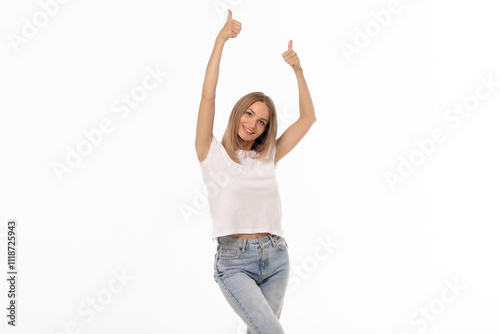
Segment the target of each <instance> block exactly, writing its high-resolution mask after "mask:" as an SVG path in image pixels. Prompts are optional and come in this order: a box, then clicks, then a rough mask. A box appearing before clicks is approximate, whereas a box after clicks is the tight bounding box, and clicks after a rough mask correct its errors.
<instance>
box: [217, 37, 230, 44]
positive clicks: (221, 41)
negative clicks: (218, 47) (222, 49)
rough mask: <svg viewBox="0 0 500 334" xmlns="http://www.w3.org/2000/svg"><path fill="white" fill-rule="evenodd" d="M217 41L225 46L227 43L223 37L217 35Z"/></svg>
mask: <svg viewBox="0 0 500 334" xmlns="http://www.w3.org/2000/svg"><path fill="white" fill-rule="evenodd" d="M215 41H216V42H219V43H222V44H224V43H226V41H227V39H225V38H224V37H222V36H221V35H217V38H216V39H215Z"/></svg>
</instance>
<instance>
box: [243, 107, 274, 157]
mask: <svg viewBox="0 0 500 334" xmlns="http://www.w3.org/2000/svg"><path fill="white" fill-rule="evenodd" d="M268 123H269V108H268V107H267V105H266V104H265V103H264V102H260V101H257V102H255V103H253V104H252V105H251V106H250V107H248V109H247V110H245V112H244V113H243V115H241V118H240V123H239V124H238V135H239V136H240V138H241V139H243V140H245V141H249V142H250V143H249V148H248V149H250V147H252V144H253V142H254V141H255V139H257V138H258V137H259V136H260V135H261V134H262V133H263V132H264V130H265V129H266V127H267V124H268ZM247 130H248V131H250V132H248V131H247Z"/></svg>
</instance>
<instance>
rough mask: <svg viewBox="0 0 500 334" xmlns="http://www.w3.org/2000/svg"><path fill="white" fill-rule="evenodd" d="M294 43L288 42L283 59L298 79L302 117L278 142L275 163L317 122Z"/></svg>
mask: <svg viewBox="0 0 500 334" xmlns="http://www.w3.org/2000/svg"><path fill="white" fill-rule="evenodd" d="M292 45H293V44H292V41H289V42H288V50H287V51H285V52H283V54H282V56H283V59H284V60H285V61H286V62H287V63H288V64H289V65H290V66H291V67H292V69H293V71H294V73H295V76H296V78H297V84H298V86H299V111H300V116H299V119H298V120H297V121H295V123H293V124H292V125H290V126H289V127H288V129H286V131H285V132H283V134H282V135H281V136H280V137H279V138H278V140H276V154H275V157H274V163H277V162H278V161H279V160H280V159H281V158H283V157H284V156H285V155H287V154H288V152H290V151H291V150H292V149H293V148H294V147H295V146H296V145H297V144H298V143H299V141H301V140H302V138H304V136H305V135H306V133H307V132H308V131H309V129H310V128H311V126H312V125H313V124H314V122H316V114H315V113H314V106H313V102H312V99H311V94H310V93H309V88H308V87H307V83H306V79H305V77H304V71H303V70H302V66H301V65H300V60H299V57H298V56H297V53H296V52H295V51H293V49H292Z"/></svg>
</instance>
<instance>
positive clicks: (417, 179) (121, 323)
mask: <svg viewBox="0 0 500 334" xmlns="http://www.w3.org/2000/svg"><path fill="white" fill-rule="evenodd" d="M46 2H47V0H46V1H42V2H41V3H46ZM228 3H229V4H231V8H232V10H233V18H234V19H236V20H238V21H239V22H241V23H242V25H243V30H242V32H241V33H240V35H239V36H238V37H237V38H236V39H231V40H229V41H228V42H227V43H226V45H225V47H224V51H223V56H222V63H221V69H220V77H219V84H218V87H217V101H216V117H215V128H214V134H215V135H216V136H218V138H222V135H223V133H224V130H225V128H226V126H227V120H228V116H229V114H230V111H231V109H232V107H233V105H234V104H235V103H236V101H237V100H238V99H239V98H240V97H241V96H243V95H244V94H246V93H248V92H251V91H263V92H265V93H266V94H267V95H269V96H271V97H272V98H273V100H274V102H275V104H276V107H277V112H278V115H279V117H280V124H279V133H278V136H279V135H281V133H282V132H283V131H284V130H285V129H286V128H287V127H288V126H289V125H290V124H292V123H293V122H294V121H295V120H296V119H297V118H298V116H299V108H298V90H297V81H296V79H295V76H294V73H293V71H292V69H291V68H290V66H289V65H288V64H286V62H284V61H283V59H282V56H281V54H282V53H283V52H284V51H286V49H287V45H288V40H290V39H292V40H293V48H294V50H295V51H296V52H297V54H298V55H299V58H300V60H301V64H302V67H303V69H304V75H305V78H306V80H307V83H308V86H309V89H310V92H311V96H312V99H313V102H314V107H315V112H316V116H317V122H316V123H315V124H314V125H313V127H312V128H311V130H310V131H309V132H308V134H307V135H306V136H305V137H304V139H303V140H302V141H301V142H300V143H299V144H298V145H297V146H296V147H295V148H294V149H293V150H292V151H291V152H290V153H289V154H288V155H287V156H285V157H284V158H283V159H282V160H281V161H280V162H279V164H278V168H277V169H276V173H277V178H278V183H279V187H280V193H281V199H282V210H283V229H284V232H285V234H286V239H287V242H288V245H289V254H290V260H291V265H292V280H293V282H294V286H293V287H292V286H289V290H288V292H287V296H286V300H285V305H284V308H283V311H282V316H281V319H280V321H281V323H282V325H283V327H284V329H285V331H286V333H290V334H293V333H343V334H351V333H352V334H378V333H380V334H382V333H383V334H388V333H389V334H400V333H403V332H406V333H411V334H414V333H422V332H426V333H464V334H465V333H475V332H485V333H486V332H488V333H494V332H498V331H499V330H500V324H499V323H498V321H497V319H498V313H499V311H500V288H499V283H498V282H500V271H499V270H498V254H500V253H499V250H500V243H499V242H498V238H497V236H498V233H497V232H498V228H497V226H498V223H499V218H500V214H499V213H498V202H499V199H500V193H499V191H498V189H499V186H500V178H499V176H498V170H499V167H500V162H499V159H498V143H499V139H500V134H499V133H500V132H499V131H498V124H499V121H500V116H499V113H498V111H499V106H500V96H499V95H500V87H498V86H497V87H495V88H494V91H493V92H491V93H490V94H489V97H488V98H486V99H484V100H482V101H479V106H478V107H477V108H476V109H475V110H474V111H472V112H471V113H470V116H469V117H468V118H463V119H462V123H460V126H458V127H456V128H453V127H452V126H451V125H452V123H450V122H446V121H445V119H444V118H443V117H444V116H445V115H446V110H447V109H449V108H452V107H453V105H454V104H461V103H463V101H464V100H465V99H466V98H468V97H471V96H474V93H475V90H476V87H478V86H480V85H481V82H480V80H479V77H481V76H482V77H484V78H487V77H488V76H490V77H491V78H492V80H493V81H495V82H498V81H500V69H499V63H498V59H500V47H499V44H498V31H500V29H499V28H500V21H499V20H498V15H497V14H498V12H497V11H496V10H495V7H494V4H493V2H491V1H487V0H478V1H451V0H438V1H434V0H433V1H431V0H418V1H417V0H413V1H411V0H401V2H400V3H399V12H398V13H395V14H392V16H391V19H390V22H388V24H387V25H386V26H384V27H382V28H381V29H380V31H379V32H378V34H376V33H371V35H372V37H369V42H368V43H367V45H366V46H365V47H360V48H358V51H359V52H358V53H355V54H353V55H351V57H346V55H345V54H344V53H343V52H342V50H341V45H343V44H342V43H348V44H351V45H353V46H354V40H355V39H356V36H357V34H358V35H359V30H364V29H366V28H367V27H372V29H376V28H377V26H376V25H374V22H377V21H375V19H374V16H373V15H372V14H370V12H371V11H375V12H378V11H380V10H382V9H387V7H388V4H389V3H390V1H335V2H330V1H307V2H306V1H269V0H268V1H264V0H259V1H255V0H254V1H245V0H239V1H236V0H232V1H226V0H223V1H220V2H219V1H211V0H209V1H200V0H198V1H153V0H148V1H146V0H142V1H117V0H114V1H95V0H87V1H76V0H75V1H69V2H68V3H66V4H60V5H59V8H58V11H57V12H56V13H55V14H53V16H52V17H49V16H47V15H45V17H46V18H48V20H47V22H45V23H46V24H45V25H43V23H44V22H43V15H44V14H40V13H43V12H42V7H41V5H40V2H37V1H34V0H29V1H28V0H23V1H16V2H7V1H4V2H2V4H1V5H0V22H1V23H0V25H1V36H2V42H1V43H0V55H1V62H0V68H1V74H0V84H1V95H0V108H1V114H0V115H1V116H0V136H1V137H0V156H1V165H0V171H1V173H0V189H1V192H0V208H1V209H0V221H1V222H2V224H1V230H0V249H1V251H0V252H1V253H0V267H1V268H2V272H3V274H1V277H5V276H6V271H7V269H6V263H7V254H6V248H7V246H6V232H7V221H8V220H9V219H16V220H17V222H18V235H19V242H18V258H17V260H18V271H19V277H18V287H17V288H18V296H17V297H18V299H17V303H18V305H17V306H18V309H17V312H18V314H17V315H18V318H17V325H18V326H17V327H16V328H12V327H11V326H8V325H7V324H6V321H7V318H6V312H7V311H6V305H7V302H8V301H7V297H6V296H7V289H8V287H7V282H6V280H5V279H2V280H1V281H0V282H1V283H0V296H2V297H1V299H0V305H2V306H1V309H2V311H1V317H0V319H2V320H1V324H0V327H1V328H2V330H1V332H2V333H30V334H31V333H43V334H55V333H180V334H184V333H186V334H187V333H214V334H215V333H217V334H232V333H244V332H245V331H244V330H245V327H244V326H241V323H242V322H241V321H240V320H239V318H238V317H237V316H236V314H235V313H234V311H233V310H232V309H231V308H230V306H229V304H228V303H227V302H226V300H225V299H224V297H223V295H222V293H221V291H220V290H219V287H218V286H217V284H216V283H215V281H214V279H213V276H212V274H213V260H214V252H215V244H214V243H213V242H212V240H211V229H212V226H211V217H210V213H209V208H208V206H207V205H206V203H205V205H203V206H201V207H200V206H199V205H198V206H197V208H196V207H195V202H196V200H197V199H200V198H201V197H200V195H199V194H200V193H203V192H204V191H205V186H204V184H203V180H202V174H201V169H200V166H199V162H198V160H197V156H196V152H195V148H194V139H195V131H196V120H197V115H198V107H199V101H200V97H201V88H202V84H203V78H204V74H205V69H206V65H207V63H208V59H209V57H210V54H211V52H212V48H213V43H214V40H215V37H216V35H217V33H218V32H219V30H220V28H221V27H222V26H223V24H224V18H225V13H224V12H223V11H224V9H223V8H221V7H218V5H220V4H222V5H223V6H222V7H224V6H226V5H225V4H228ZM52 9H54V8H52ZM37 13H38V14H37ZM37 15H38V16H37ZM40 15H41V16H40ZM35 17H38V19H39V20H40V22H41V23H37V24H38V25H39V27H38V31H37V32H36V33H33V34H32V36H31V37H30V38H26V40H25V41H24V42H23V43H21V44H20V45H17V47H16V46H15V45H14V44H13V43H12V38H13V37H12V36H14V34H15V35H17V36H18V37H19V36H21V37H22V31H23V29H25V30H26V28H23V27H24V26H25V25H26V24H27V23H26V21H25V20H24V19H23V18H26V20H29V21H30V22H32V23H33V22H34V18H35ZM378 27H380V25H379V26H378ZM356 28H358V29H359V30H356ZM373 31H375V30H373ZM375 32H376V31H375ZM360 38H361V37H359V36H358V39H360ZM344 45H345V44H344ZM147 67H150V68H153V69H155V68H159V69H160V70H161V71H162V72H164V73H168V76H166V77H165V78H164V79H163V81H162V82H160V83H159V84H158V85H157V87H156V88H155V89H152V90H151V91H148V93H147V96H146V97H145V98H144V100H143V101H140V102H139V103H138V105H137V107H136V108H134V109H130V110H129V111H130V112H129V114H128V115H127V117H124V118H120V114H119V113H116V112H114V111H116V109H115V108H114V107H113V106H114V104H115V103H117V101H118V102H119V101H120V99H121V96H122V95H125V94H131V92H132V91H133V90H134V89H137V87H140V85H141V84H142V82H143V79H144V78H145V77H146V76H147V75H148V72H147V71H146V68H147ZM481 92H482V93H484V94H486V92H487V90H485V89H482V90H481ZM121 106H122V107H123V106H124V104H123V103H121ZM122 115H123V114H122ZM104 119H109V120H111V121H112V124H113V125H114V128H113V131H111V132H110V133H107V134H104V135H103V136H102V138H101V139H100V142H98V143H97V144H96V145H93V147H92V151H91V152H90V153H89V154H88V155H87V156H84V157H82V160H81V162H80V163H79V164H78V165H77V166H75V167H74V168H71V172H68V173H63V175H62V180H61V179H59V178H58V176H57V173H56V171H55V169H54V164H55V163H60V164H66V156H67V155H68V147H70V148H72V149H76V147H77V146H78V145H79V144H82V143H84V142H85V141H86V137H85V135H84V131H91V130H95V129H97V128H98V127H99V124H100V122H101V121H102V120H104ZM436 128H441V129H442V130H443V131H444V132H445V134H446V136H447V139H446V141H444V142H442V143H438V144H436V145H435V148H434V151H433V152H432V153H431V154H429V155H428V156H424V160H423V162H422V164H420V165H419V166H416V167H415V169H414V171H413V173H412V174H411V175H409V176H407V177H405V178H404V182H399V183H397V185H396V186H395V189H391V187H390V186H389V183H388V182H387V180H386V178H385V173H386V172H393V173H397V169H398V167H399V164H400V160H399V159H398V157H403V158H405V159H409V157H410V155H411V154H412V152H416V150H418V147H417V145H416V144H415V140H424V139H426V138H427V139H429V138H431V134H432V131H433V130H434V129H436ZM96 138H97V137H96ZM82 145H83V144H82ZM414 154H418V153H414ZM189 208H191V211H190V212H191V214H189V215H186V214H185V212H186V209H189ZM183 212H184V213H183ZM328 240H330V242H332V241H333V242H335V243H337V244H338V247H337V248H335V250H334V251H333V252H331V253H328V250H327V249H325V248H323V245H324V244H325V243H327V241H328ZM330 250H331V249H330ZM319 255H321V256H319ZM122 271H123V272H125V275H126V276H130V277H131V278H129V280H126V281H125V283H124V284H123V285H120V283H118V281H116V282H115V279H114V277H115V276H114V274H113V273H117V272H122ZM446 280H449V281H450V282H455V281H456V282H458V284H459V285H461V286H463V288H462V290H461V291H460V292H459V293H458V294H457V295H453V293H452V292H451V291H446V289H447V285H446V283H445V281H446ZM110 283H111V284H114V285H113V286H115V287H116V288H120V289H121V290H120V291H119V292H116V293H112V292H110V291H109V288H108V285H109V284H110ZM115 291H116V290H115ZM443 291H444V293H445V296H447V297H448V298H452V299H453V301H452V302H449V303H443V301H441V298H442V297H441V295H442V293H443ZM106 297H107V299H106ZM92 298H97V302H96V303H97V307H98V308H99V311H93V312H94V313H93V317H92V318H91V317H90V316H89V314H90V313H91V312H90V310H91V306H90V304H89V301H90V300H91V299H92ZM447 300H448V299H447ZM440 307H441V308H440ZM78 309H80V310H81V311H82V310H83V311H85V312H86V313H85V312H84V313H81V312H79V311H78ZM426 309H427V310H430V311H429V312H430V315H431V316H432V318H428V319H429V320H425V319H426V318H424V317H423V316H421V315H419V314H420V313H419V312H423V311H422V310H426ZM412 317H413V320H414V321H417V320H418V321H419V322H417V323H419V324H420V325H416V323H415V322H413V323H412V322H411V321H410V319H411V318H412ZM430 319H432V320H430ZM424 324H425V325H424ZM71 326H75V328H76V329H75V330H73V331H72V330H65V328H67V327H71ZM424 327H425V329H424Z"/></svg>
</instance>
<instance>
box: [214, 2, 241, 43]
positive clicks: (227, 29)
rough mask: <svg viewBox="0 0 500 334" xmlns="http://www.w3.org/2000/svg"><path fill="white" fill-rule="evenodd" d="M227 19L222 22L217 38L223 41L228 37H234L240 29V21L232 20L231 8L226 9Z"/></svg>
mask: <svg viewBox="0 0 500 334" xmlns="http://www.w3.org/2000/svg"><path fill="white" fill-rule="evenodd" d="M227 12H228V13H227V20H226V23H225V24H224V27H222V29H221V30H220V32H219V35H218V36H217V37H218V38H221V39H222V40H223V41H224V42H226V41H227V40H228V39H229V38H235V37H236V36H238V34H239V33H240V31H241V23H240V22H238V21H236V20H233V18H232V16H233V13H232V12H231V9H228V10H227Z"/></svg>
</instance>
